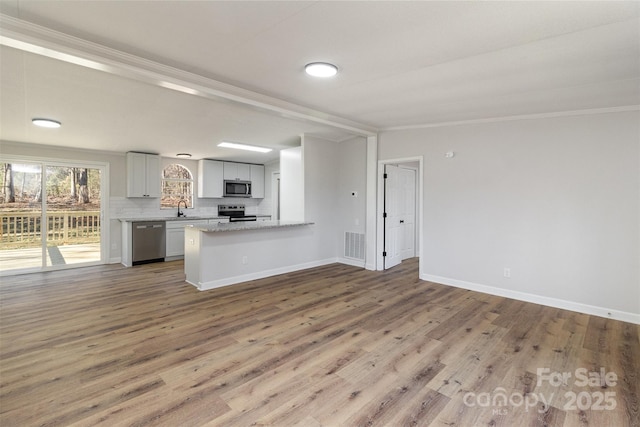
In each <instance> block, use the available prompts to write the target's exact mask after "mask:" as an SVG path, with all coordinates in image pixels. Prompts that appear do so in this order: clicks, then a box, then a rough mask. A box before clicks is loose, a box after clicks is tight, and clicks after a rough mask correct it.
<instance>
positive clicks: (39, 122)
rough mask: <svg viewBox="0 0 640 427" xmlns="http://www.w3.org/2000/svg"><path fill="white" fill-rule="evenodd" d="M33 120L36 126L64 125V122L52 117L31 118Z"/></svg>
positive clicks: (53, 126) (51, 126)
mask: <svg viewBox="0 0 640 427" xmlns="http://www.w3.org/2000/svg"><path fill="white" fill-rule="evenodd" d="M31 122H32V123H33V124H34V125H36V126H40V127H41V128H51V129H56V128H59V127H60V126H62V123H60V122H59V121H57V120H51V119H42V118H35V119H31Z"/></svg>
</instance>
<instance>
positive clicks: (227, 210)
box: [218, 205, 256, 222]
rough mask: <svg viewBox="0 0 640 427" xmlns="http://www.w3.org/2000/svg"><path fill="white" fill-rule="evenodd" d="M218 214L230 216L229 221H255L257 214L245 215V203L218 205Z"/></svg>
mask: <svg viewBox="0 0 640 427" xmlns="http://www.w3.org/2000/svg"><path fill="white" fill-rule="evenodd" d="M218 216H228V217H229V222H241V221H255V220H256V216H255V215H245V213H244V205H218Z"/></svg>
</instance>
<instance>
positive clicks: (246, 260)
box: [242, 256, 249, 265]
mask: <svg viewBox="0 0 640 427" xmlns="http://www.w3.org/2000/svg"><path fill="white" fill-rule="evenodd" d="M248 262H249V260H248V259H247V257H246V256H243V257H242V264H243V265H245V264H247V263H248Z"/></svg>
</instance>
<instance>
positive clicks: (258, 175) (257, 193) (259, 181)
mask: <svg viewBox="0 0 640 427" xmlns="http://www.w3.org/2000/svg"><path fill="white" fill-rule="evenodd" d="M249 166H250V171H251V176H250V177H251V198H253V199H264V165H249Z"/></svg>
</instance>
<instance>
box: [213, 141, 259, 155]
mask: <svg viewBox="0 0 640 427" xmlns="http://www.w3.org/2000/svg"><path fill="white" fill-rule="evenodd" d="M218 147H223V148H235V149H236V150H247V151H257V152H258V153H268V152H269V151H272V150H271V148H265V147H257V146H255V145H247V144H238V143H235V142H226V141H224V142H221V143H220V144H218Z"/></svg>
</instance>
